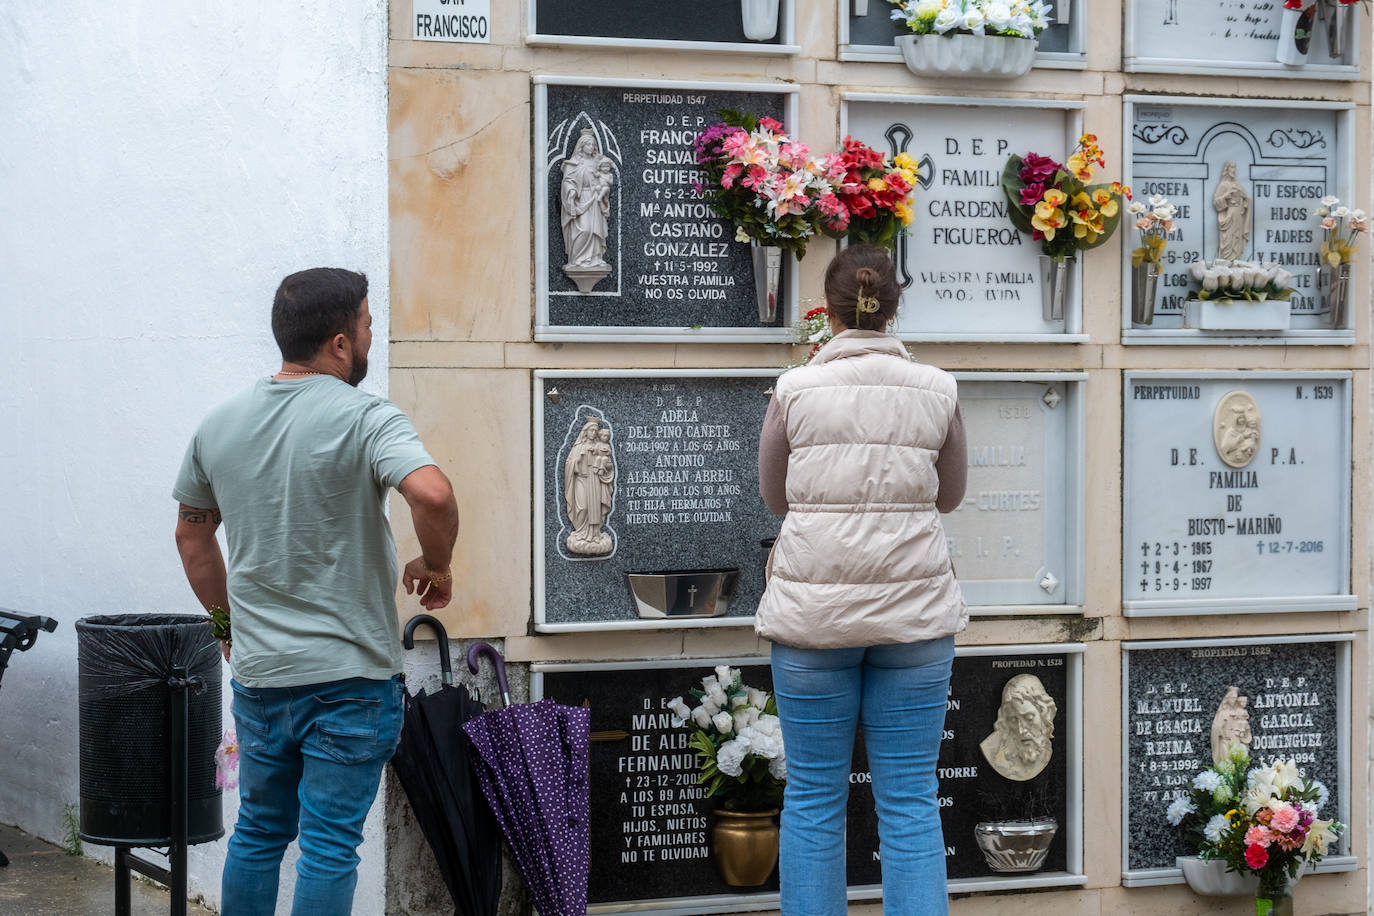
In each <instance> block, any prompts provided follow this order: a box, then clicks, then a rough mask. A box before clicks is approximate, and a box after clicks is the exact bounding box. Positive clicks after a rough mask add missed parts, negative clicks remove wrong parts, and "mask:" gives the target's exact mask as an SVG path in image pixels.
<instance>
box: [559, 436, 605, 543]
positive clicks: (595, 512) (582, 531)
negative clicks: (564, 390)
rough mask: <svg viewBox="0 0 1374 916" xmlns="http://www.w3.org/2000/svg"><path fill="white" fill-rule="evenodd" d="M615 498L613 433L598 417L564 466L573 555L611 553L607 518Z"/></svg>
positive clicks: (574, 443)
mask: <svg viewBox="0 0 1374 916" xmlns="http://www.w3.org/2000/svg"><path fill="white" fill-rule="evenodd" d="M614 494H615V458H614V455H613V454H612V451H611V431H610V430H609V429H603V428H602V426H601V421H600V420H598V419H597V418H596V417H588V418H587V421H586V422H585V423H584V424H582V431H581V432H580V433H578V434H577V439H576V440H574V441H573V445H572V448H570V449H568V457H567V459H566V460H565V461H564V462H563V500H564V503H565V504H566V506H567V510H568V522H569V523H570V524H571V525H572V533H571V534H569V535H568V539H567V541H566V542H565V543H566V545H567V548H568V551H569V552H570V553H574V554H578V555H579V556H592V557H594V556H600V555H601V554H606V553H610V552H611V547H612V546H613V542H612V540H611V536H610V535H609V534H607V533H606V531H605V525H606V517H607V516H608V515H610V513H611V498H612V496H614Z"/></svg>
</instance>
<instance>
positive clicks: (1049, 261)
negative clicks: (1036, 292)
mask: <svg viewBox="0 0 1374 916" xmlns="http://www.w3.org/2000/svg"><path fill="white" fill-rule="evenodd" d="M1074 260H1075V258H1074V256H1073V255H1069V256H1068V257H1066V258H1062V259H1060V260H1055V259H1054V258H1052V257H1050V256H1049V255H1047V254H1042V255H1041V256H1040V312H1041V316H1042V317H1043V318H1044V319H1045V320H1046V321H1063V320H1064V304H1065V303H1066V302H1068V299H1069V268H1070V267H1071V266H1072V265H1073V262H1074Z"/></svg>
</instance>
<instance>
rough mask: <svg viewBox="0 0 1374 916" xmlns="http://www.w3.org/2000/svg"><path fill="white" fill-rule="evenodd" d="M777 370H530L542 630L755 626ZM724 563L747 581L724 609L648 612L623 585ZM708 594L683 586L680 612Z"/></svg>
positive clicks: (768, 519) (768, 532)
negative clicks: (766, 424) (767, 420)
mask: <svg viewBox="0 0 1374 916" xmlns="http://www.w3.org/2000/svg"><path fill="white" fill-rule="evenodd" d="M776 377H777V371H776V370H767V369H764V370H747V369H746V370H740V369H732V370H728V374H726V373H725V372H719V373H711V372H710V371H709V370H657V371H655V370H642V371H641V370H623V371H622V370H602V371H599V372H595V371H593V372H585V371H554V370H540V371H537V372H536V373H535V382H534V386H535V391H534V395H535V398H534V399H535V405H534V429H535V445H536V448H535V452H536V454H535V494H536V498H535V507H536V510H535V583H534V589H535V624H536V628H537V629H539V630H541V631H557V630H565V629H571V630H578V629H618V628H625V627H663V626H676V625H690V626H712V625H724V624H732V623H733V624H736V625H738V624H740V623H744V624H747V623H748V622H749V620H748V618H751V617H752V615H753V613H754V609H755V608H756V607H757V605H758V601H759V597H760V596H761V595H762V594H763V584H764V583H763V569H764V563H765V561H766V559H767V551H766V550H765V549H764V548H763V547H761V546H760V542H761V541H762V540H764V539H766V538H771V537H774V536H776V535H777V533H778V531H779V529H780V528H781V526H782V520H781V519H780V518H779V517H776V516H774V515H773V514H772V513H771V512H769V511H768V507H767V506H765V505H764V503H763V500H762V499H761V498H760V497H759V483H758V447H759V430H760V429H761V428H762V426H763V415H764V412H765V411H766V410H767V407H768V394H769V391H770V390H771V388H772V386H773V383H774V381H775V380H776ZM589 424H590V425H591V426H592V428H591V429H590V431H589V429H588V427H589ZM591 440H595V441H591ZM570 493H571V496H570ZM588 507H590V509H588ZM589 517H590V521H591V522H592V523H593V525H592V530H588V525H587V522H588V519H589ZM724 569H733V570H738V576H737V578H736V579H735V580H734V581H733V582H732V593H731V594H730V595H729V596H728V597H727V602H726V605H725V610H724V613H723V614H722V615H721V616H716V617H700V616H682V617H681V619H651V618H643V619H642V618H641V616H640V612H639V610H638V607H639V605H638V603H637V602H636V600H635V598H634V596H633V594H632V593H631V591H630V585H629V580H628V579H627V574H632V573H661V572H674V573H691V572H700V571H706V570H724ZM693 586H696V590H692V589H693ZM707 592H708V586H707V584H706V583H704V582H702V583H697V582H690V583H689V582H687V581H686V580H684V585H683V593H682V596H681V597H685V599H686V602H685V605H684V606H678V605H680V604H682V602H677V603H675V604H674V606H673V609H674V613H675V614H679V615H685V614H689V613H693V612H695V611H696V610H697V608H696V605H695V602H696V598H697V597H698V595H701V596H705V595H706V594H707ZM740 618H746V619H745V620H743V621H741V620H740Z"/></svg>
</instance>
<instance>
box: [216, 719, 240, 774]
mask: <svg viewBox="0 0 1374 916" xmlns="http://www.w3.org/2000/svg"><path fill="white" fill-rule="evenodd" d="M238 784H239V736H238V735H237V734H236V733H235V731H234V729H233V727H232V726H230V728H229V730H228V731H226V732H225V733H224V741H222V742H221V743H220V746H219V749H218V750H216V751H215V785H216V786H218V787H219V788H221V789H233V788H236V787H237V786H238Z"/></svg>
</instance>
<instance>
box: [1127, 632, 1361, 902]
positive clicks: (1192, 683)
mask: <svg viewBox="0 0 1374 916" xmlns="http://www.w3.org/2000/svg"><path fill="white" fill-rule="evenodd" d="M1349 640H1350V636H1349V635H1345V634H1332V635H1325V636H1283V637H1275V638H1266V639H1231V640H1225V639H1223V640H1212V641H1204V640H1180V641H1156V642H1139V643H1132V642H1127V643H1123V644H1122V650H1123V654H1122V662H1121V675H1122V685H1123V686H1122V692H1123V696H1122V699H1121V702H1122V729H1123V731H1122V736H1121V745H1122V748H1121V750H1122V759H1123V760H1124V762H1125V766H1124V768H1123V774H1122V782H1123V785H1122V793H1121V794H1122V828H1123V829H1122V837H1123V843H1122V870H1123V872H1124V874H1125V877H1126V881H1125V883H1126V884H1127V886H1130V885H1132V884H1156V883H1166V882H1178V881H1182V877H1181V875H1180V872H1179V870H1178V869H1177V868H1175V867H1174V857H1175V856H1183V855H1190V854H1194V853H1195V850H1191V849H1189V848H1188V846H1187V844H1186V843H1185V842H1184V840H1183V834H1182V831H1181V830H1179V829H1178V828H1177V827H1173V826H1171V825H1170V824H1169V823H1168V821H1166V820H1165V819H1164V812H1165V810H1166V809H1167V808H1168V806H1169V804H1170V803H1171V802H1173V800H1174V799H1176V798H1178V797H1180V796H1182V795H1186V794H1187V793H1188V791H1189V790H1190V789H1191V786H1192V780H1193V777H1194V776H1195V775H1196V774H1197V773H1198V772H1200V771H1201V770H1202V769H1203V768H1204V767H1208V766H1210V765H1211V764H1212V761H1213V747H1212V742H1213V733H1214V732H1216V733H1217V735H1218V744H1223V743H1227V741H1228V740H1237V739H1239V740H1241V741H1242V743H1244V738H1245V735H1246V734H1247V733H1248V735H1249V740H1250V744H1249V746H1250V756H1251V758H1252V760H1256V761H1267V760H1272V759H1277V758H1282V759H1287V758H1290V757H1291V758H1293V759H1294V760H1296V761H1297V763H1298V766H1299V767H1300V768H1301V769H1302V770H1304V771H1305V772H1306V773H1307V774H1308V775H1309V776H1310V777H1311V778H1314V779H1320V780H1321V781H1322V782H1323V783H1325V784H1326V787H1327V789H1328V790H1329V791H1330V793H1331V800H1330V801H1329V802H1328V803H1327V806H1326V807H1325V808H1323V809H1322V812H1321V816H1322V817H1326V818H1331V817H1335V818H1337V819H1338V820H1340V821H1341V822H1342V823H1349V814H1350V812H1349V796H1350V791H1349V786H1348V785H1347V782H1348V779H1349V776H1350V765H1349V762H1348V757H1349V754H1350V748H1349V746H1348V742H1349V738H1350V726H1349V721H1350V705H1349V703H1350V642H1349ZM1233 687H1234V688H1236V695H1235V697H1234V698H1232V699H1231V700H1230V701H1229V702H1228V703H1227V704H1226V705H1227V706H1228V707H1235V706H1240V707H1241V709H1243V713H1240V714H1237V715H1230V714H1229V710H1228V711H1226V712H1223V711H1222V706H1223V700H1226V699H1227V696H1228V692H1229V691H1230V689H1231V688H1233ZM1242 697H1243V698H1244V703H1239V700H1240V698H1242ZM1219 713H1221V714H1220V715H1219ZM1214 725H1215V727H1214ZM1348 849H1349V841H1348V839H1346V838H1342V839H1341V841H1340V843H1339V845H1338V846H1337V847H1333V850H1332V856H1341V855H1344V854H1346V853H1347V850H1348ZM1322 867H1323V870H1339V869H1341V868H1342V867H1344V866H1343V864H1342V863H1340V862H1335V861H1332V860H1331V859H1330V858H1328V859H1327V860H1326V861H1325V862H1323V866H1322Z"/></svg>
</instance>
